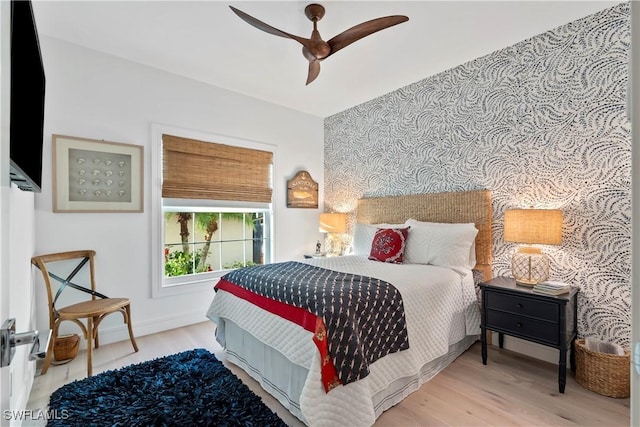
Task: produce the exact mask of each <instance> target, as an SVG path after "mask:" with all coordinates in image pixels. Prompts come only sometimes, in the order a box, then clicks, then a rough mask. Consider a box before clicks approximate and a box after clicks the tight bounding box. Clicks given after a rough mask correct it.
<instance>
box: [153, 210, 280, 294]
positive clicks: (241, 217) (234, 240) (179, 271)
mask: <svg viewBox="0 0 640 427" xmlns="http://www.w3.org/2000/svg"><path fill="white" fill-rule="evenodd" d="M174 202H175V201H174ZM167 204H168V206H163V211H164V278H165V280H164V281H165V285H171V284H174V283H183V282H185V281H189V280H193V279H194V278H195V279H196V280H202V277H197V276H199V275H200V276H201V273H213V274H208V275H207V276H212V277H217V276H219V274H216V273H220V272H224V271H227V270H232V269H235V268H240V267H245V266H250V265H259V264H264V263H265V260H266V259H267V253H268V250H267V249H268V247H269V241H270V239H269V236H268V233H265V224H268V223H269V211H268V210H266V209H253V210H240V209H237V208H236V209H233V208H224V207H221V208H202V207H200V208H199V209H198V210H197V211H195V210H194V209H195V208H194V207H193V206H190V207H191V209H192V210H191V211H186V210H187V209H185V208H179V207H174V206H171V203H167ZM266 228H267V230H266V231H268V228H269V227H266ZM182 276H191V279H189V278H184V277H182ZM172 278H173V279H172ZM207 278H211V277H207Z"/></svg>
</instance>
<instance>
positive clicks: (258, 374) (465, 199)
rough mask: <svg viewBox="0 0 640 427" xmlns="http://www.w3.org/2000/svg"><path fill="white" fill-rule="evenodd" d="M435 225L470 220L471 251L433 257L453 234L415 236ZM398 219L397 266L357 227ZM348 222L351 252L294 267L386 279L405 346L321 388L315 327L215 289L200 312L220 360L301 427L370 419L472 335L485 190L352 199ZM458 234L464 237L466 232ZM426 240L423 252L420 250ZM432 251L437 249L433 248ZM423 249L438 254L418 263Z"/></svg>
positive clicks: (485, 245)
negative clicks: (378, 257)
mask: <svg viewBox="0 0 640 427" xmlns="http://www.w3.org/2000/svg"><path fill="white" fill-rule="evenodd" d="M432 223H437V224H432ZM442 224H452V227H457V226H458V225H460V226H462V225H465V224H466V225H471V224H472V225H473V228H474V230H475V232H474V234H473V236H472V238H471V239H472V243H470V246H471V250H470V251H469V250H468V249H467V252H468V256H465V257H464V258H465V259H464V260H463V261H460V262H458V261H456V262H454V261H451V263H452V264H453V265H448V264H447V265H440V264H443V263H442V262H440V258H442V257H443V255H442V254H443V253H444V254H446V253H447V251H448V249H446V245H447V244H448V243H451V242H452V241H455V239H445V240H447V241H445V242H436V243H433V242H429V241H427V240H426V237H425V236H440V237H441V238H442V237H443V236H444V237H447V236H450V234H449V233H450V231H449V230H450V228H449V227H448V226H443V225H442ZM453 224H455V226H454V225H453ZM407 225H409V227H408V233H409V234H408V238H407V239H406V253H405V255H406V257H405V259H404V262H403V263H402V264H399V263H392V262H379V261H374V260H369V259H368V257H367V256H366V254H365V252H368V248H367V244H370V243H369V241H368V240H366V239H367V238H368V234H367V233H375V232H376V231H377V230H378V229H384V230H387V229H397V228H400V227H405V228H407ZM436 226H438V227H444V228H437V229H436V228H434V227H436ZM422 227H423V228H422ZM354 229H355V235H354V248H355V249H356V250H355V251H354V252H355V254H353V255H347V256H342V257H327V258H314V259H306V260H304V261H302V260H301V261H300V262H298V263H297V264H300V265H302V264H303V265H304V266H302V267H301V269H307V270H313V269H314V268H317V269H318V271H320V270H323V271H326V270H328V271H330V272H332V273H333V274H337V275H339V274H344V275H346V276H347V277H355V276H356V275H357V276H358V277H359V276H366V277H367V278H375V279H376V280H378V279H379V280H381V281H382V283H390V284H392V285H393V288H395V289H397V291H398V292H399V294H400V295H401V300H402V304H403V316H404V321H406V334H407V339H408V343H409V345H408V348H403V349H401V350H398V349H397V348H395V349H392V350H390V351H388V353H382V354H381V355H380V356H379V358H377V359H375V358H372V359H371V360H370V362H369V363H366V365H367V366H366V373H364V374H362V373H361V375H360V376H359V377H357V378H356V380H353V381H345V380H344V379H343V380H342V381H343V382H342V383H340V384H338V385H337V386H332V387H327V382H326V375H325V367H326V362H327V357H326V354H324V356H325V357H323V351H322V349H321V347H320V346H319V344H318V342H317V339H316V338H317V333H316V332H317V329H316V330H314V329H313V328H305V327H303V326H301V325H302V323H300V322H295V321H293V320H292V319H286V318H283V317H280V316H278V315H275V314H273V312H274V311H273V310H270V309H265V308H262V306H260V304H259V303H256V301H254V300H252V299H250V298H245V297H243V296H242V295H240V296H239V294H234V293H233V292H231V291H227V290H223V289H218V290H217V292H216V295H215V297H214V299H213V301H212V303H211V306H210V308H209V311H208V313H207V316H208V317H209V318H210V319H211V320H212V321H213V322H214V323H215V324H216V326H217V328H216V339H217V340H218V342H220V344H221V345H222V346H223V347H224V348H225V349H226V353H227V359H228V361H229V362H231V363H234V364H235V365H238V366H239V367H241V368H242V369H243V370H244V371H246V372H247V373H248V374H249V375H250V376H251V377H253V378H254V379H256V380H257V381H258V382H259V383H260V384H261V386H262V387H263V388H264V389H265V390H266V391H267V392H268V393H270V394H271V395H273V396H274V397H275V398H276V399H277V400H278V401H279V402H280V403H281V404H282V405H283V406H284V407H286V408H287V409H288V410H289V411H290V412H291V413H292V414H293V415H295V416H296V417H297V418H299V419H300V420H301V421H303V422H304V423H305V424H307V425H310V426H323V425H331V426H335V425H372V424H373V423H374V422H375V420H376V419H377V418H378V417H379V416H380V415H381V414H382V412H384V411H385V410H387V409H389V408H391V407H392V406H394V405H396V404H397V403H399V402H400V401H401V400H402V399H404V398H405V397H406V396H408V395H409V394H410V393H411V392H413V391H415V390H417V389H418V388H419V387H420V386H421V385H422V384H424V383H425V382H426V381H429V380H430V379H431V378H433V377H434V376H435V375H437V373H438V372H440V371H442V370H443V369H444V368H446V367H447V366H448V365H449V364H450V363H451V362H452V361H453V360H455V359H456V358H457V357H458V356H459V355H460V354H462V353H463V352H464V351H465V350H466V349H467V348H468V347H469V346H470V345H471V344H473V343H474V342H475V341H476V340H477V339H478V337H479V334H480V328H479V323H480V315H479V307H478V301H477V293H476V287H475V282H477V281H478V280H479V279H482V280H488V279H489V278H490V277H491V194H490V192H489V191H485V190H479V191H466V192H450V193H437V194H418V195H410V196H391V197H383V198H365V199H360V200H359V201H358V207H357V212H356V224H355V225H354ZM452 229H453V228H451V230H452ZM363 230H365V231H363ZM372 230H373V231H372ZM456 230H458V228H456ZM465 230H467V231H468V228H465ZM412 233H413V234H412ZM439 233H440V234H439ZM363 236H364V237H363ZM418 236H421V238H419V237H418ZM465 236H467V237H466V238H467V239H468V233H466V234H465ZM412 238H414V240H411V239H412ZM363 239H364V240H363ZM374 240H375V238H374ZM436 240H437V239H436ZM363 242H364V243H363ZM410 245H413V246H410ZM429 245H431V247H430V249H428V250H426V249H424V248H426V247H429ZM439 245H440V246H439ZM357 246H360V248H357ZM410 248H412V249H411V251H410V250H409V249H410ZM441 248H445V249H442V250H440V252H438V250H439V249H441ZM417 250H420V251H421V252H420V253H418V252H416V251H417ZM459 252H460V251H458V253H459ZM427 253H430V255H427ZM428 256H433V257H435V258H433V259H438V261H437V262H436V261H434V262H433V263H432V264H428V263H427V262H430V261H429V258H428ZM425 257H427V258H425ZM445 258H446V257H445ZM445 258H442V259H445ZM446 259H455V260H457V259H460V258H451V257H449V258H446ZM294 264H295V263H294ZM433 264H435V265H433ZM445 264H446V263H445ZM458 264H462V265H458ZM472 270H473V271H476V273H475V274H474V272H473V271H472ZM305 280H306V279H305ZM223 282H224V281H223ZM376 286H378V285H376ZM375 289H377V288H375ZM365 305H368V304H365ZM354 306H355V305H354ZM323 326H324V325H323ZM327 326H329V325H327ZM328 329H329V328H328V327H327V331H328ZM376 330H377V329H376ZM327 335H329V331H328V332H327ZM374 335H375V334H374ZM397 335H398V333H397V332H394V334H393V336H394V337H395V336H397ZM333 360H334V361H335V360H336V359H335V358H333ZM329 361H331V360H329ZM330 364H331V363H330ZM352 365H353V363H352ZM338 369H339V368H338ZM338 372H339V373H340V375H341V376H342V371H339V370H338ZM343 378H344V377H343Z"/></svg>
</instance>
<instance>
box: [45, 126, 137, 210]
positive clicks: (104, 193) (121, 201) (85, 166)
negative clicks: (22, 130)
mask: <svg viewBox="0 0 640 427" xmlns="http://www.w3.org/2000/svg"><path fill="white" fill-rule="evenodd" d="M52 158H53V212H142V211H143V208H144V186H143V185H144V182H143V181H144V179H143V178H144V147H142V146H141V145H132V144H122V143H118V142H107V141H102V140H96V139H86V138H77V137H73V136H65V135H53V143H52Z"/></svg>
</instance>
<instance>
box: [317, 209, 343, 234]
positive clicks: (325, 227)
mask: <svg viewBox="0 0 640 427" xmlns="http://www.w3.org/2000/svg"><path fill="white" fill-rule="evenodd" d="M346 231H347V215H346V214H343V213H321V214H320V232H321V233H344V232H346Z"/></svg>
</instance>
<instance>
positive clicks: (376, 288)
mask: <svg viewBox="0 0 640 427" xmlns="http://www.w3.org/2000/svg"><path fill="white" fill-rule="evenodd" d="M222 279H224V280H225V281H227V282H230V283H232V284H235V285H237V286H239V287H241V288H243V289H246V290H248V291H251V292H253V293H255V294H258V295H260V296H262V297H266V298H269V299H272V300H276V301H279V302H282V303H285V304H287V305H290V306H294V307H299V308H302V309H304V310H307V311H309V312H310V313H312V314H314V315H316V316H318V317H319V318H321V319H322V320H323V321H324V325H325V327H326V332H327V344H328V350H329V356H330V357H331V359H332V361H333V365H334V366H335V368H336V371H337V374H338V378H339V380H340V382H341V383H342V384H348V383H350V382H353V381H356V380H359V379H361V378H364V377H366V376H367V375H368V374H369V365H370V364H371V363H373V362H375V361H376V360H378V359H380V358H381V357H384V356H385V355H387V354H390V353H395V352H397V351H401V350H405V349H407V348H409V337H408V334H407V325H406V321H405V314H404V305H403V303H402V296H401V295H400V292H398V290H397V289H396V288H395V287H394V286H393V285H391V284H390V283H387V282H385V281H383V280H380V279H375V278H371V277H366V276H361V275H354V274H348V273H341V272H337V271H333V270H328V269H325V268H320V267H316V266H313V265H309V264H304V263H300V262H295V261H289V262H283V263H275V264H267V265H260V266H255V267H246V268H242V269H238V270H235V271H233V272H231V273H228V274H226V275H225V276H223V277H222Z"/></svg>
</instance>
